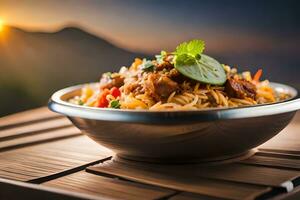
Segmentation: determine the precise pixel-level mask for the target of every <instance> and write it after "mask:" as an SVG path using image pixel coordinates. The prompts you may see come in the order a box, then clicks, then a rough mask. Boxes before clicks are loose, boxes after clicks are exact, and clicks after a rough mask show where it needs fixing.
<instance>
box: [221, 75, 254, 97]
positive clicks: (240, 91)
mask: <svg viewBox="0 0 300 200" xmlns="http://www.w3.org/2000/svg"><path fill="white" fill-rule="evenodd" d="M225 91H226V92H227V94H228V95H229V96H230V97H235V98H245V97H250V98H252V99H254V98H255V96H256V86H255V85H254V84H253V83H251V82H249V81H246V80H244V79H234V78H228V79H227V81H226V83H225Z"/></svg>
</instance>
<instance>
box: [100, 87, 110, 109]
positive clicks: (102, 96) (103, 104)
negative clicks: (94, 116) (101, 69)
mask: <svg viewBox="0 0 300 200" xmlns="http://www.w3.org/2000/svg"><path fill="white" fill-rule="evenodd" d="M109 94H110V91H109V90H108V89H105V90H104V91H103V92H102V93H101V94H100V96H99V99H98V103H97V107H99V108H107V107H108V104H109V102H108V100H107V99H106V96H107V95H109Z"/></svg>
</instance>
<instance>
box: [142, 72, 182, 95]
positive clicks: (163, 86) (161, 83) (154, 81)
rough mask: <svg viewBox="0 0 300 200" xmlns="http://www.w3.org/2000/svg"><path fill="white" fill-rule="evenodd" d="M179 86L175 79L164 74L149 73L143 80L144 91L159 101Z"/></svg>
mask: <svg viewBox="0 0 300 200" xmlns="http://www.w3.org/2000/svg"><path fill="white" fill-rule="evenodd" d="M178 88H179V86H178V84H177V83H176V82H175V81H172V80H171V79H170V78H168V77H167V76H166V75H161V74H150V75H149V76H148V78H147V80H146V82H145V92H146V93H148V94H149V95H150V96H151V97H153V99H155V100H156V101H161V100H164V99H166V98H168V97H169V95H170V94H171V93H172V92H174V91H176V90H177V89H178Z"/></svg>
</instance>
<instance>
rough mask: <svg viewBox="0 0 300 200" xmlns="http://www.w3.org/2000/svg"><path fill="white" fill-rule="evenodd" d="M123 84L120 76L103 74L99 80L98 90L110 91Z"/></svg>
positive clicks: (122, 78)
mask: <svg viewBox="0 0 300 200" xmlns="http://www.w3.org/2000/svg"><path fill="white" fill-rule="evenodd" d="M123 84H124V77H122V76H120V75H114V76H113V75H107V74H103V75H102V77H101V79H100V89H105V88H107V89H110V88H112V87H118V88H119V87H121V86H122V85H123Z"/></svg>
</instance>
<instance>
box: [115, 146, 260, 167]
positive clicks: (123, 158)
mask: <svg viewBox="0 0 300 200" xmlns="http://www.w3.org/2000/svg"><path fill="white" fill-rule="evenodd" d="M256 152H257V150H256V149H251V150H249V151H247V152H244V153H241V154H236V155H229V156H222V157H215V158H209V159H180V160H178V159H177V160H176V159H166V158H149V157H137V156H128V155H124V154H116V155H115V156H114V157H113V160H115V161H120V162H125V163H126V162H142V163H149V164H151V163H152V164H200V165H218V164H226V163H232V162H237V161H241V160H245V159H247V158H249V157H251V156H252V155H253V154H255V153H256Z"/></svg>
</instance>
